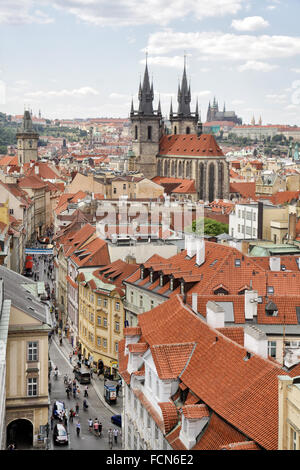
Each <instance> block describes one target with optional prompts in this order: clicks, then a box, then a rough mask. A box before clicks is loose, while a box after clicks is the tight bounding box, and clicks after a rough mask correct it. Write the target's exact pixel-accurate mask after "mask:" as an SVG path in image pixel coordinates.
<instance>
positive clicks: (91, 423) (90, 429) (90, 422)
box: [88, 418, 93, 432]
mask: <svg viewBox="0 0 300 470" xmlns="http://www.w3.org/2000/svg"><path fill="white" fill-rule="evenodd" d="M88 423H89V431H90V432H92V429H93V420H92V419H91V418H90V419H89V420H88Z"/></svg>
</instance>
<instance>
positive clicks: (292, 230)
mask: <svg viewBox="0 0 300 470" xmlns="http://www.w3.org/2000/svg"><path fill="white" fill-rule="evenodd" d="M296 224H297V215H296V213H291V214H289V241H293V240H295V238H296Z"/></svg>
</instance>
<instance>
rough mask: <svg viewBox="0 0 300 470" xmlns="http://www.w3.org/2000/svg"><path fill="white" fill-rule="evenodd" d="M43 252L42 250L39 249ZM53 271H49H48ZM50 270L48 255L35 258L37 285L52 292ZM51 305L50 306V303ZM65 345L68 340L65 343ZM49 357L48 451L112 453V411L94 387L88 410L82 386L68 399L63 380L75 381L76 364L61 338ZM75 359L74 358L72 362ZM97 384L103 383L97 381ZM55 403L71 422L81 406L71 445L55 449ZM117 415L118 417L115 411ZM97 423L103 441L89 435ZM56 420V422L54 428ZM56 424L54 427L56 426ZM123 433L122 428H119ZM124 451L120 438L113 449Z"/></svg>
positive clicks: (71, 430)
mask: <svg viewBox="0 0 300 470" xmlns="http://www.w3.org/2000/svg"><path fill="white" fill-rule="evenodd" d="M40 247H41V248H42V246H40ZM49 267H50V269H49ZM51 268H53V264H52V260H51V258H50V257H48V256H46V255H39V256H37V255H35V256H34V267H33V272H34V273H36V281H43V282H45V283H48V284H49V286H50V292H52V289H53V287H54V282H53V280H52V274H51ZM49 303H50V302H49ZM51 317H52V321H53V322H55V316H54V312H53V313H52V315H51ZM64 341H66V339H64ZM49 356H50V360H51V365H52V372H51V374H50V379H49V382H50V383H51V392H50V394H49V396H50V401H51V404H50V407H49V430H50V431H49V438H48V446H49V449H54V450H109V445H108V430H109V429H114V428H116V426H115V425H114V424H113V423H111V416H112V413H111V411H110V410H109V409H107V408H106V407H105V406H104V404H103V403H102V402H101V400H100V399H99V397H98V395H97V393H96V391H95V390H94V388H93V385H92V384H89V385H88V388H89V390H88V394H89V396H88V398H87V402H88V405H89V408H88V410H84V409H83V406H82V403H83V398H84V397H83V395H84V386H83V385H80V384H78V382H77V384H78V385H79V389H80V394H79V396H78V397H77V398H76V399H74V398H73V395H72V394H70V398H69V399H68V397H67V393H66V387H65V384H64V376H65V374H66V375H67V376H68V377H69V378H71V379H72V380H73V379H74V374H73V368H74V363H72V364H71V363H70V360H69V359H68V358H67V356H66V351H64V350H63V349H62V348H61V347H60V346H59V340H58V335H54V337H53V339H51V340H50V341H49ZM74 360H75V357H74V358H73V361H74ZM55 367H57V368H58V378H57V379H55V376H54V368H55ZM96 380H98V381H99V380H101V379H99V378H97V379H96ZM56 400H59V401H63V402H64V403H65V408H66V410H67V416H68V418H69V411H70V409H72V408H73V410H74V411H75V406H76V403H77V402H78V404H79V415H78V417H77V416H76V417H75V418H74V419H73V422H72V421H70V420H69V419H68V424H67V432H68V438H69V439H68V441H69V442H68V445H61V446H58V445H55V444H54V443H53V436H52V430H51V426H50V423H51V415H52V410H53V404H54V402H55V401H56ZM115 414H118V412H117V411H116V413H115ZM90 418H91V419H92V420H94V419H95V418H97V419H98V421H99V422H101V423H102V437H99V436H95V435H94V434H93V432H90V431H89V427H88V420H89V419H90ZM78 421H79V422H80V424H81V432H80V436H79V437H78V436H77V433H76V423H77V422H78ZM56 422H57V420H54V422H53V423H54V424H55V423H56ZM54 424H53V425H54ZM118 431H119V433H120V428H118ZM121 448H122V438H121V435H120V434H119V436H118V443H117V444H115V443H114V444H113V449H121Z"/></svg>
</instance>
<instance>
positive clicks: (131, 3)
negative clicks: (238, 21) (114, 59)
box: [52, 0, 248, 27]
mask: <svg viewBox="0 0 300 470" xmlns="http://www.w3.org/2000/svg"><path fill="white" fill-rule="evenodd" d="M247 1H248V0H114V1H113V2H112V1H110V0H52V5H53V6H55V7H56V8H59V9H63V10H65V11H67V12H69V13H71V14H72V15H75V16H76V17H77V18H78V19H80V20H81V21H84V22H88V23H92V24H94V25H97V26H113V27H116V26H132V25H141V24H159V25H163V26H165V25H167V24H169V23H170V22H171V21H173V20H179V19H182V18H183V17H186V16H188V15H191V16H192V17H193V18H195V19H197V20H202V19H203V18H208V17H214V16H223V15H227V14H228V15H234V14H236V13H237V12H238V11H239V10H240V9H241V8H242V6H243V5H245V4H246V3H247Z"/></svg>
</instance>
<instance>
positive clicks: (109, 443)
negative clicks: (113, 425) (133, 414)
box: [108, 429, 113, 449]
mask: <svg viewBox="0 0 300 470" xmlns="http://www.w3.org/2000/svg"><path fill="white" fill-rule="evenodd" d="M112 446H113V433H112V430H111V429H109V430H108V447H109V448H110V449H112Z"/></svg>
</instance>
